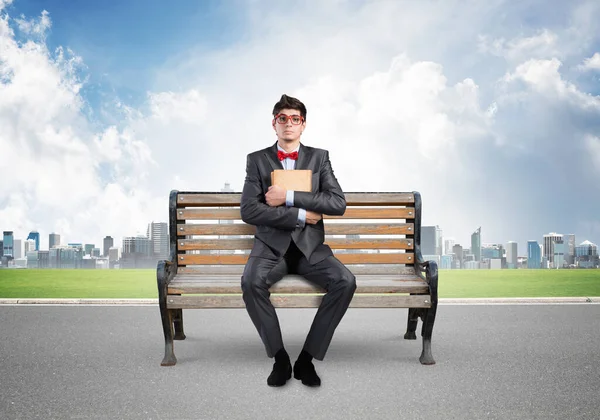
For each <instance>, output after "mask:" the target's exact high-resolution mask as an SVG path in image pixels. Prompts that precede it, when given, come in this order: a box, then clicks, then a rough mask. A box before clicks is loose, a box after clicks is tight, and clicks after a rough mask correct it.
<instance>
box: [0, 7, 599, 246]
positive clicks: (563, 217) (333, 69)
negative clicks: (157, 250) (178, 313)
mask: <svg viewBox="0 0 600 420" xmlns="http://www.w3.org/2000/svg"><path fill="white" fill-rule="evenodd" d="M159 10H160V11H159ZM109 11H110V12H109ZM0 15H1V16H2V19H0V45H2V46H3V47H2V50H1V51H0V62H2V66H0V167H2V171H3V175H4V176H3V180H8V182H2V183H0V224H2V225H3V228H4V227H6V228H7V229H11V230H13V231H15V233H16V234H17V235H18V236H19V238H23V237H24V236H23V235H25V234H27V233H28V232H29V231H30V230H33V229H37V230H39V231H40V232H41V233H43V241H44V242H43V243H44V246H47V244H46V242H45V241H47V234H48V233H50V232H57V233H60V234H61V235H62V236H64V238H68V239H66V240H68V241H70V240H75V241H84V242H85V241H89V242H92V241H93V242H95V243H96V244H97V245H100V244H101V242H100V241H101V240H102V238H103V237H104V236H105V235H106V234H109V235H112V236H114V237H115V240H116V241H117V243H118V242H119V241H120V238H121V237H122V236H128V235H136V234H137V233H138V232H140V233H142V234H144V233H145V228H146V221H148V220H168V196H169V192H170V191H171V190H172V189H177V190H182V191H218V190H219V189H220V188H221V186H222V184H223V182H229V183H230V185H231V188H232V189H233V190H235V191H241V189H242V187H243V182H244V178H245V169H246V156H247V155H248V154H249V153H251V152H253V151H256V150H259V149H262V148H265V147H268V146H271V145H273V144H274V143H275V135H274V132H273V128H272V126H271V121H272V115H271V111H272V109H273V105H274V104H275V102H276V101H277V100H278V99H279V98H280V97H281V95H282V94H283V93H286V94H288V95H291V96H294V97H297V98H299V99H300V100H301V101H303V102H304V103H305V105H306V107H307V110H308V113H307V119H306V123H307V125H306V130H305V131H304V132H303V135H302V142H303V144H305V145H308V146H312V147H319V148H323V149H326V150H328V151H329V157H330V161H331V166H332V168H333V170H334V173H335V176H336V177H337V179H338V181H339V183H340V185H341V187H342V189H343V190H344V191H345V192H348V193H349V192H355V191H370V192H376V191H381V192H387V191H396V192H402V191H418V192H420V193H421V197H422V202H423V208H422V217H423V219H422V222H423V225H427V226H430V225H435V224H437V225H439V226H442V227H443V229H444V231H445V232H446V234H447V235H449V236H453V237H455V238H456V241H457V242H459V243H461V244H463V245H465V246H467V244H469V243H470V238H469V237H468V235H470V233H471V232H472V231H473V229H475V228H477V227H478V226H482V227H483V229H484V233H483V239H482V240H483V241H485V242H498V243H506V242H507V241H509V240H510V241H515V242H517V243H518V248H519V249H523V248H524V247H525V246H526V245H525V244H526V241H527V240H530V239H536V238H539V237H540V235H543V234H544V233H546V232H550V231H555V232H560V233H564V234H568V233H571V234H574V235H575V236H576V237H577V238H586V239H589V240H590V241H593V242H595V243H598V241H600V217H599V211H598V209H600V183H599V182H598V179H599V178H600V136H599V134H598V133H600V85H599V84H598V76H599V74H600V3H599V2H597V1H592V0H575V1H570V2H560V1H552V2H547V1H541V0H527V1H525V2H514V3H511V2H472V3H468V4H467V3H464V4H461V3H452V2H449V3H445V2H441V3H440V2H437V1H433V0H424V1H420V2H391V1H390V2H353V1H341V2H334V3H331V2H320V1H314V0H312V1H307V2H301V3H299V4H297V5H295V7H294V13H292V14H290V11H289V7H287V6H286V5H285V4H280V3H275V4H271V3H268V2H266V3H265V2H236V1H233V0H232V1H229V0H224V1H222V2H194V1H191V0H182V1H181V2H178V3H177V7H173V8H158V9H157V8H153V7H146V4H145V3H143V2H141V3H140V2H139V1H137V0H120V1H118V2H117V1H116V0H107V1H105V2H102V3H101V4H100V3H97V2H72V4H71V3H69V4H67V3H64V2H59V1H55V0H47V1H44V2H40V1H38V0H12V1H7V0H0ZM258 16H261V17H262V18H260V19H257V17H258ZM450 16H452V18H451V19H450V18H449V17H450ZM500 17H501V18H500ZM350 23H351V24H350ZM156 27H160V28H161V31H156V30H155V28H156ZM107 28H109V29H110V30H108V31H107ZM107 34H110V35H107ZM298 34H302V36H298ZM282 40H293V43H292V44H290V45H292V46H293V48H291V49H290V50H289V54H288V55H287V56H286V61H285V66H282V62H281V54H277V53H274V52H276V51H278V49H279V48H281V45H282V44H281V42H282ZM538 240H541V239H538ZM100 246H101V245H100Z"/></svg>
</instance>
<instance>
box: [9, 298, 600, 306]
mask: <svg viewBox="0 0 600 420" xmlns="http://www.w3.org/2000/svg"><path fill="white" fill-rule="evenodd" d="M557 303H560V304H582V303H592V304H597V303H600V296H591V297H540V298H440V299H439V304H440V305H515V304H521V305H523V304H525V305H531V304H546V305H547V304H557ZM0 305H61V306H62V305H87V306H99V305H124V306H155V305H158V299H87V298H71V299H59V298H49V299H48V298H46V299H30V298H28V299H25V298H14V299H7V298H0Z"/></svg>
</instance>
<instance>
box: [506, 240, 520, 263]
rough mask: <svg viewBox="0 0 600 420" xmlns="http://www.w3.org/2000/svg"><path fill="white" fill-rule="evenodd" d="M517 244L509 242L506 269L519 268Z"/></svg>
mask: <svg viewBox="0 0 600 420" xmlns="http://www.w3.org/2000/svg"><path fill="white" fill-rule="evenodd" d="M517 258H518V255H517V243H516V242H513V241H508V244H507V246H506V267H507V268H517V264H518V262H517Z"/></svg>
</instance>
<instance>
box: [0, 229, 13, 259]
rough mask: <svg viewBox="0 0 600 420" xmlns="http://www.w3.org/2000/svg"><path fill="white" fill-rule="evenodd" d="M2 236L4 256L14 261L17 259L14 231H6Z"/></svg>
mask: <svg viewBox="0 0 600 420" xmlns="http://www.w3.org/2000/svg"><path fill="white" fill-rule="evenodd" d="M2 236H3V239H2V256H3V257H8V258H10V259H13V258H14V257H15V252H14V238H13V232H12V230H5V231H4V232H3V235H2Z"/></svg>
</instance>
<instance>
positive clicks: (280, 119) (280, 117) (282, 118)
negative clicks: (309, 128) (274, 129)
mask: <svg viewBox="0 0 600 420" xmlns="http://www.w3.org/2000/svg"><path fill="white" fill-rule="evenodd" d="M275 121H277V123H278V124H285V123H287V122H288V121H292V124H293V125H300V124H302V122H303V121H304V118H303V117H301V116H300V115H285V114H277V115H275Z"/></svg>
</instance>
